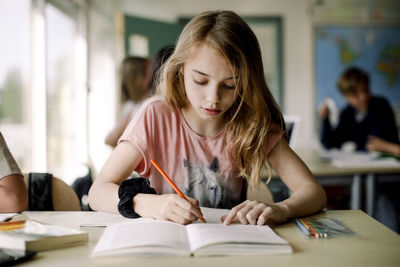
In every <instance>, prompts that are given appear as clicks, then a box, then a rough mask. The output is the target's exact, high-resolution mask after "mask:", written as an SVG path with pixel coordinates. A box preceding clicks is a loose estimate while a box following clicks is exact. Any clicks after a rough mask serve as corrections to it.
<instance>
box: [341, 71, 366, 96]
mask: <svg viewBox="0 0 400 267" xmlns="http://www.w3.org/2000/svg"><path fill="white" fill-rule="evenodd" d="M360 84H365V85H366V87H367V89H369V76H368V74H367V73H366V72H365V71H363V70H361V69H360V68H357V67H351V68H348V69H347V70H346V71H345V72H344V73H343V74H342V76H340V79H339V81H338V87H339V90H340V92H341V93H342V94H343V95H352V94H355V92H356V89H357V87H358V86H359V85H360Z"/></svg>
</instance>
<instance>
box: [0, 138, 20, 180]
mask: <svg viewBox="0 0 400 267" xmlns="http://www.w3.org/2000/svg"><path fill="white" fill-rule="evenodd" d="M11 174H20V175H22V173H21V170H20V169H19V167H18V164H17V162H16V161H15V159H14V157H13V156H12V154H11V152H10V150H9V149H8V146H7V144H6V141H5V140H4V138H3V135H2V134H1V132H0V179H2V178H3V177H5V176H8V175H11Z"/></svg>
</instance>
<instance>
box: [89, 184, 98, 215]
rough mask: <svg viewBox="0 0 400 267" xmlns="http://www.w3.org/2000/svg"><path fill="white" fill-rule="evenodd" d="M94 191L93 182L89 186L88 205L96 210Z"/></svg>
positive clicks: (95, 189)
mask: <svg viewBox="0 0 400 267" xmlns="http://www.w3.org/2000/svg"><path fill="white" fill-rule="evenodd" d="M96 191H97V188H96V185H95V184H93V185H92V186H91V187H90V189H89V193H88V199H89V206H90V208H91V209H92V210H98V207H97V205H96V204H97V203H96V200H97V197H96V195H97V194H96Z"/></svg>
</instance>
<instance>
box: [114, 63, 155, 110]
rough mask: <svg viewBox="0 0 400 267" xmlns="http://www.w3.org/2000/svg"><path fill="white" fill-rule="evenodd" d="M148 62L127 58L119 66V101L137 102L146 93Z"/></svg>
mask: <svg viewBox="0 0 400 267" xmlns="http://www.w3.org/2000/svg"><path fill="white" fill-rule="evenodd" d="M149 66H150V61H149V60H148V59H147V58H142V57H133V56H128V57H126V58H125V59H124V60H123V61H122V65H121V101H122V103H123V102H125V101H127V100H132V101H133V102H139V101H140V100H142V99H143V98H144V97H145V96H146V94H147V92H146V90H147V85H145V84H144V83H145V79H146V78H147V76H148V71H149Z"/></svg>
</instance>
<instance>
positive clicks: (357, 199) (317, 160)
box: [296, 149, 400, 216]
mask: <svg viewBox="0 0 400 267" xmlns="http://www.w3.org/2000/svg"><path fill="white" fill-rule="evenodd" d="M296 153H297V154H298V155H299V156H300V158H301V159H302V160H303V161H304V162H305V163H306V164H307V166H308V167H309V168H310V170H311V172H312V173H313V174H314V176H315V177H316V178H317V179H318V180H319V181H320V183H321V184H349V185H351V204H350V206H351V209H355V210H358V209H361V206H362V205H361V196H362V184H363V179H365V192H366V196H365V201H366V212H367V213H368V214H369V215H371V216H372V215H373V211H374V203H375V183H376V176H377V175H379V174H395V175H396V176H397V174H399V175H398V179H399V180H400V165H398V166H390V167H389V166H387V167H373V166H368V165H366V166H362V167H357V168H351V167H337V166H334V165H332V164H331V163H330V162H329V161H327V160H324V159H322V157H321V156H320V152H319V151H316V150H306V149H303V150H296Z"/></svg>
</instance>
